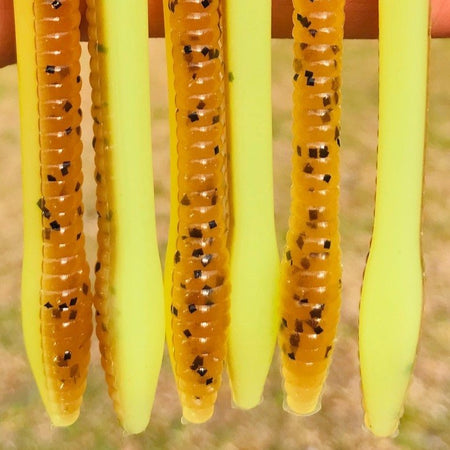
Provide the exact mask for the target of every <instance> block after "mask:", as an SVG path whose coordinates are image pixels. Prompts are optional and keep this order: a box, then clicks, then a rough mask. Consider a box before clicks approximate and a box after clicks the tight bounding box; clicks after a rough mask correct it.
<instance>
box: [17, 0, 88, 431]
mask: <svg viewBox="0 0 450 450" xmlns="http://www.w3.org/2000/svg"><path fill="white" fill-rule="evenodd" d="M14 7H15V20H16V30H17V36H16V40H17V59H18V69H19V84H20V93H19V95H20V106H21V137H22V161H23V166H22V174H23V197H24V208H23V211H24V261H23V275H22V317H23V329H24V336H25V344H26V349H27V353H28V357H29V359H30V363H31V367H32V370H33V373H34V376H35V378H36V382H37V385H38V387H39V390H40V393H41V396H42V399H43V401H44V404H45V406H46V409H47V411H48V413H49V415H50V418H51V420H52V422H53V423H54V424H55V425H58V426H64V425H69V424H71V423H72V422H74V421H75V420H76V418H77V417H78V414H79V408H80V404H81V400H82V395H83V392H84V389H85V386H86V374H87V367H88V363H89V349H90V336H91V331H92V320H91V319H92V317H91V294H90V284H89V269H88V265H87V262H86V258H85V251H84V234H83V221H82V216H83V204H82V198H81V184H82V181H83V175H82V172H81V150H82V143H81V138H80V134H81V131H80V130H81V129H80V121H81V109H80V86H81V78H80V63H79V57H80V43H79V40H80V35H79V23H80V13H79V1H78V0H60V1H58V0H36V1H34V2H30V1H25V0H16V1H15V2H14Z"/></svg>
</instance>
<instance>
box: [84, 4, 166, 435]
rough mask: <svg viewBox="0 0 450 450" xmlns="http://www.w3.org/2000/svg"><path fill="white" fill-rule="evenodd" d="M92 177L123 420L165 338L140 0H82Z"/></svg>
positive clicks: (147, 382)
mask: <svg viewBox="0 0 450 450" xmlns="http://www.w3.org/2000/svg"><path fill="white" fill-rule="evenodd" d="M87 16H88V22H89V30H88V34H89V51H90V54H91V84H92V115H93V119H94V134H95V137H94V142H93V146H94V150H95V162H96V172H95V178H96V181H97V214H98V228H99V231H98V244H99V246H98V259H97V262H96V265H95V273H96V282H95V296H94V304H95V308H96V319H97V336H98V338H99V341H100V350H101V353H102V365H103V367H104V369H105V373H106V379H107V382H108V386H109V392H110V395H111V397H112V399H113V402H114V408H115V410H116V412H117V415H118V417H119V420H120V422H121V425H122V426H123V428H124V429H125V430H126V431H127V432H129V433H139V432H141V431H143V430H144V429H145V428H146V426H147V423H148V421H149V418H150V413H151V409H152V404H153V399H154V394H155V389H156V384H157V380H158V374H159V370H160V366H161V359H162V352H163V345H164V310H163V286H162V275H161V268H160V259H159V255H158V248H157V241H156V228H155V211H154V194H153V176H152V159H151V142H150V136H151V132H150V94H149V62H148V39H147V36H148V25H147V1H146V0H139V1H135V2H133V7H130V4H129V3H128V2H127V1H120V0H115V1H113V2H105V1H102V0H88V12H87Z"/></svg>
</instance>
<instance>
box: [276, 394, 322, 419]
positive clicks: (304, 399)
mask: <svg viewBox="0 0 450 450" xmlns="http://www.w3.org/2000/svg"><path fill="white" fill-rule="evenodd" d="M283 409H284V410H285V411H286V412H288V413H289V414H293V415H295V416H312V415H313V414H316V413H318V412H319V411H320V410H321V409H322V402H321V395H320V393H319V395H316V394H315V393H314V394H313V395H311V393H310V392H299V391H298V390H297V392H296V395H286V397H285V399H284V401H283Z"/></svg>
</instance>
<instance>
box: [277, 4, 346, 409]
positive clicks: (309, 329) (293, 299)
mask: <svg viewBox="0 0 450 450" xmlns="http://www.w3.org/2000/svg"><path fill="white" fill-rule="evenodd" d="M343 7H344V1H342V0H340V1H337V2H336V1H331V0H315V1H311V0H295V1H294V14H293V23H294V28H293V37H294V71H295V74H294V78H293V84H294V96H293V98H294V113H293V116H294V125H293V135H294V140H293V158H292V162H293V169H292V170H293V172H292V187H291V197H292V200H291V217H290V220H289V231H288V234H287V243H286V249H285V253H284V257H283V261H282V292H281V324H280V334H279V344H280V347H281V350H282V365H283V369H282V370H283V376H284V386H285V391H286V403H287V405H286V406H287V408H289V409H290V410H291V411H293V412H295V413H298V414H311V413H313V412H315V411H316V410H317V409H318V408H319V407H320V394H321V390H322V385H323V383H324V381H325V377H326V374H327V371H328V366H329V363H330V357H331V354H332V352H333V341H334V337H335V331H336V325H337V322H338V318H339V309H340V302H341V298H340V297H341V279H340V277H341V263H340V246H339V231H338V200H339V197H338V195H339V173H338V166H339V156H338V154H339V146H340V141H339V133H340V115H341V108H340V85H341V51H342V39H343V22H344V12H343Z"/></svg>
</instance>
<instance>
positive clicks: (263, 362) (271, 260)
mask: <svg viewBox="0 0 450 450" xmlns="http://www.w3.org/2000/svg"><path fill="white" fill-rule="evenodd" d="M224 13H225V14H224V19H225V31H226V33H225V45H226V55H225V56H226V69H227V72H228V73H227V84H226V87H227V107H228V110H227V119H228V122H227V128H228V131H227V138H228V149H229V154H230V166H229V167H230V189H231V201H230V205H231V210H230V233H231V235H230V257H231V259H230V271H231V322H230V333H229V345H228V357H227V369H228V373H229V376H230V383H231V388H232V393H233V401H234V404H235V405H236V406H238V407H240V408H244V409H249V408H253V407H255V406H257V405H258V404H259V403H260V402H261V399H262V393H263V389H264V384H265V380H266V377H267V373H268V371H269V367H270V364H271V361H272V356H273V351H274V348H275V343H276V334H277V325H278V324H277V320H276V315H277V297H278V281H279V256H278V249H277V242H276V235H275V224H274V205H273V178H272V177H273V175H272V173H273V171H272V115H271V78H270V73H271V72H270V64H271V60H270V55H271V34H270V33H271V2H270V0H263V1H260V0H259V1H258V0H246V1H245V2H243V1H239V0H227V1H226V2H225V8H224Z"/></svg>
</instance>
